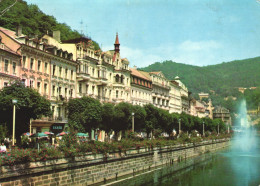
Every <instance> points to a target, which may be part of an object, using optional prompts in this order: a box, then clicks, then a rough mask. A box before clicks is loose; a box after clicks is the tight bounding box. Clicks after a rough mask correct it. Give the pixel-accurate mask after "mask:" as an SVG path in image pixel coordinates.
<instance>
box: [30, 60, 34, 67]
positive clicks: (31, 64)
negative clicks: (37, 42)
mask: <svg viewBox="0 0 260 186" xmlns="http://www.w3.org/2000/svg"><path fill="white" fill-rule="evenodd" d="M33 63H34V59H33V58H31V63H30V69H31V70H33Z"/></svg>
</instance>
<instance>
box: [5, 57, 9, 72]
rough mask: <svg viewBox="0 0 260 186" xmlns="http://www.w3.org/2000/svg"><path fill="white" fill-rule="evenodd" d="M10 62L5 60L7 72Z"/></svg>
mask: <svg viewBox="0 0 260 186" xmlns="http://www.w3.org/2000/svg"><path fill="white" fill-rule="evenodd" d="M8 65H9V60H8V59H5V72H8Z"/></svg>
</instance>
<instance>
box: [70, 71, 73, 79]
mask: <svg viewBox="0 0 260 186" xmlns="http://www.w3.org/2000/svg"><path fill="white" fill-rule="evenodd" d="M70 78H71V79H73V70H71V76H70Z"/></svg>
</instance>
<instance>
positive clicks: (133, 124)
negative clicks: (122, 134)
mask: <svg viewBox="0 0 260 186" xmlns="http://www.w3.org/2000/svg"><path fill="white" fill-rule="evenodd" d="M132 132H135V113H133V112H132Z"/></svg>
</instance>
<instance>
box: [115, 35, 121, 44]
mask: <svg viewBox="0 0 260 186" xmlns="http://www.w3.org/2000/svg"><path fill="white" fill-rule="evenodd" d="M115 44H117V45H120V44H119V39H118V33H116V41H115Z"/></svg>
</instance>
